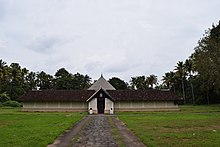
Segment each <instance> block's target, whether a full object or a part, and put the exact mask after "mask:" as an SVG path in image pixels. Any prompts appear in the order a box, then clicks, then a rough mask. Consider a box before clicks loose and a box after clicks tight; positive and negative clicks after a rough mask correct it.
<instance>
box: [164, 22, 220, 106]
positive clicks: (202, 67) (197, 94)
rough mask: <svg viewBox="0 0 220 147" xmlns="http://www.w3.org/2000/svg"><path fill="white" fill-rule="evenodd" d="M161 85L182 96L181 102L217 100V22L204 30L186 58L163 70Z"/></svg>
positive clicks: (219, 55)
mask: <svg viewBox="0 0 220 147" xmlns="http://www.w3.org/2000/svg"><path fill="white" fill-rule="evenodd" d="M163 87H166V88H170V89H171V90H173V91H174V92H175V93H177V94H179V95H181V96H183V98H184V100H185V103H193V104H196V103H197V104H200V103H219V102H220V22H219V24H218V25H213V26H212V28H211V29H208V30H207V31H206V32H205V34H204V36H203V38H201V39H200V40H199V41H198V45H197V46H196V47H195V51H194V53H192V55H191V56H190V57H189V59H186V61H185V62H182V61H180V62H178V63H177V66H176V68H175V70H174V71H171V72H167V73H165V75H164V76H163Z"/></svg>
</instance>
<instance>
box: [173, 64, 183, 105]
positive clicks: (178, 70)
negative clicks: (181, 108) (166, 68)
mask: <svg viewBox="0 0 220 147" xmlns="http://www.w3.org/2000/svg"><path fill="white" fill-rule="evenodd" d="M175 67H176V68H175V70H176V76H177V77H179V78H180V80H181V85H182V94H183V99H184V104H185V103H186V94H185V86H184V80H185V76H186V72H185V69H184V64H183V62H182V61H179V62H178V63H177V66H175Z"/></svg>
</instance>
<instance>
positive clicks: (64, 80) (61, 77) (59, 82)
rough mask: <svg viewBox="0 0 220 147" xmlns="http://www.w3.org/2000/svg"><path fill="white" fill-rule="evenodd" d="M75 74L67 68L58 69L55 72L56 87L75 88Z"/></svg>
mask: <svg viewBox="0 0 220 147" xmlns="http://www.w3.org/2000/svg"><path fill="white" fill-rule="evenodd" d="M72 80H73V75H72V74H70V73H69V72H68V71H67V70H66V69H65V68H61V69H59V70H57V72H56V73H55V88H56V89H73V85H72Z"/></svg>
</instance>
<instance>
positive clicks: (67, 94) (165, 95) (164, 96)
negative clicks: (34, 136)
mask: <svg viewBox="0 0 220 147" xmlns="http://www.w3.org/2000/svg"><path fill="white" fill-rule="evenodd" d="M95 92H96V91H94V90H43V91H41V90H39V91H30V92H28V93H27V94H25V95H23V96H21V97H20V98H19V100H21V101H24V102H25V101H29V102H31V101H38V102H43V101H48V102H52V101H82V102H86V100H88V99H89V98H90V97H91V96H92V95H93V94H94V93H95ZM107 93H108V95H109V96H111V98H112V99H114V100H115V101H128V100H132V101H141V100H145V101H146V100H148V101H152V100H155V101H167V100H181V99H180V97H177V96H176V95H175V94H174V93H172V92H170V91H159V90H107Z"/></svg>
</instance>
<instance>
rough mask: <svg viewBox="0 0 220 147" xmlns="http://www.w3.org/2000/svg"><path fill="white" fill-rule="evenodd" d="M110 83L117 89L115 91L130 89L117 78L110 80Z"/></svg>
mask: <svg viewBox="0 0 220 147" xmlns="http://www.w3.org/2000/svg"><path fill="white" fill-rule="evenodd" d="M109 83H110V84H111V85H112V86H113V87H115V89H117V90H124V89H128V84H127V83H126V82H125V81H123V80H121V79H120V78H117V77H113V78H111V79H109Z"/></svg>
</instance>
